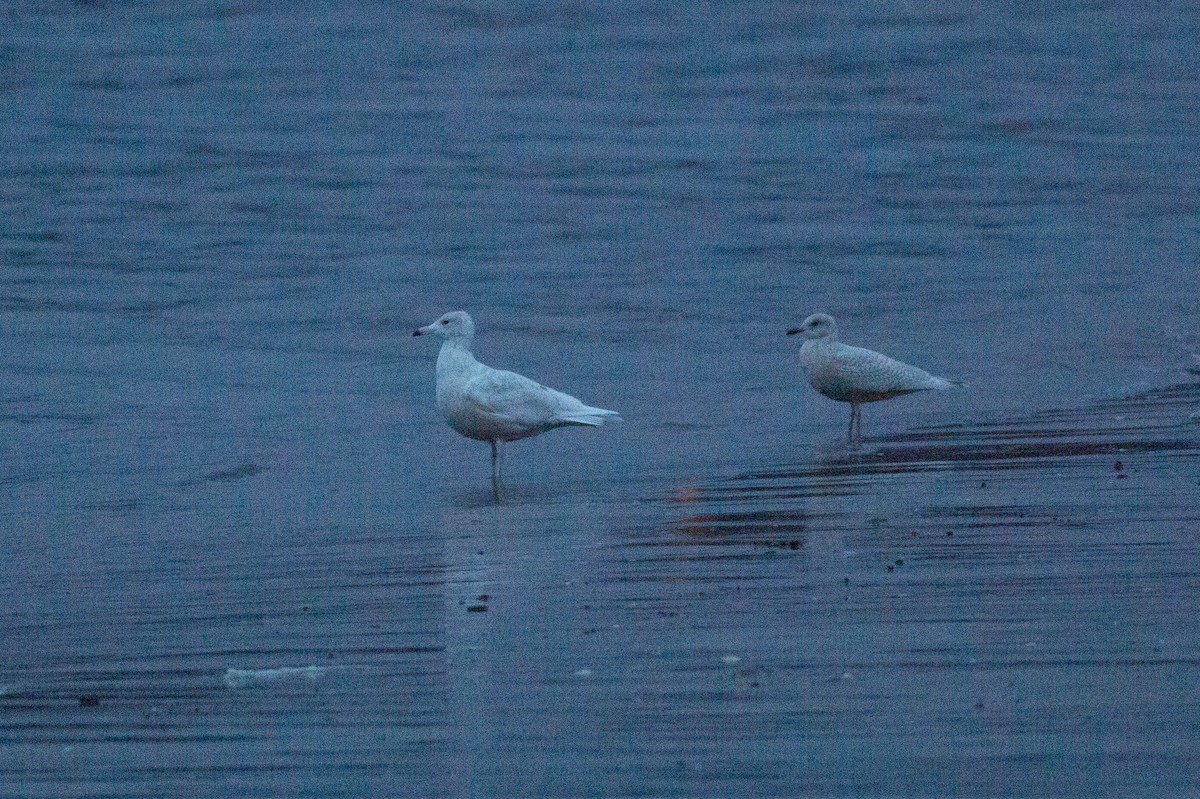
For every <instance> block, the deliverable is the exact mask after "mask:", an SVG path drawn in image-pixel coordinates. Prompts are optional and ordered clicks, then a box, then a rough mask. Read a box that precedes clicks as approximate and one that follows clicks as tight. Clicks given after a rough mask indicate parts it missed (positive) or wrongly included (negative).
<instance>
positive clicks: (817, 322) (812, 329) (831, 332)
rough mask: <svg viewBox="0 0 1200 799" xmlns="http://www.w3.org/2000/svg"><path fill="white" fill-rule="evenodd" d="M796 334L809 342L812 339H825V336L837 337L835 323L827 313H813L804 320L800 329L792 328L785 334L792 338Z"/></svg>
mask: <svg viewBox="0 0 1200 799" xmlns="http://www.w3.org/2000/svg"><path fill="white" fill-rule="evenodd" d="M797 333H799V334H800V335H802V336H804V337H805V338H806V339H809V340H810V341H811V340H812V339H818V338H825V337H826V336H831V337H834V338H836V337H837V322H835V321H833V317H832V316H830V315H829V314H827V313H815V314H813V315H812V316H810V317H808V318H807V319H805V320H804V324H802V325H800V327H793V328H792V329H791V330H789V331H788V332H787V334H788V335H789V336H794V335H796V334H797Z"/></svg>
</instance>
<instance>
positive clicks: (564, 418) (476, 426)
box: [413, 311, 621, 498]
mask: <svg viewBox="0 0 1200 799" xmlns="http://www.w3.org/2000/svg"><path fill="white" fill-rule="evenodd" d="M413 335H414V336H421V335H438V336H441V337H442V339H443V342H442V349H441V351H440V352H439V353H438V359H437V408H438V410H439V411H441V414H442V416H443V417H445V419H446V422H447V424H449V425H450V427H452V428H454V430H455V431H457V432H458V433H460V434H462V435H464V436H466V437H467V438H473V439H475V440H477V441H487V442H488V443H490V444H491V445H492V490H493V492H494V493H495V494H496V496H497V498H498V497H499V493H500V448H499V445H500V443H501V442H504V441H517V440H518V439H522V438H529V437H530V436H536V435H537V434H538V433H544V432H546V431H547V430H553V429H554V428H556V427H566V426H569V425H583V426H588V427H597V426H599V425H602V424H604V423H605V422H606V421H609V420H614V419H620V418H621V416H620V414H618V413H617V412H616V411H609V410H605V409H604V408H593V407H592V406H590V405H585V404H583V403H582V402H580V401H579V400H577V399H576V398H575V397H572V396H571V395H569V394H564V393H562V392H561V391H555V390H554V389H552V388H547V387H546V386H543V385H542V384H541V383H537V382H534V381H533V380H530V379H529V378H528V377H524V376H523V375H519V374H517V373H515V372H506V371H504V370H502V369H493V368H492V367H490V366H486V365H484V364H482V363H480V362H479V361H477V360H475V356H474V355H472V354H471V345H472V343H473V341H474V338H475V323H474V322H473V321H471V317H470V316H469V315H468V314H467V313H466V312H465V311H451V312H450V313H448V314H445V315H443V316H441V317H439V318H438V319H437V321H435V322H434V323H433V324H430V325H426V326H425V327H422V328H419V329H417V330H415V331H414V332H413Z"/></svg>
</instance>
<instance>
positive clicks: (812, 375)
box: [788, 313, 962, 444]
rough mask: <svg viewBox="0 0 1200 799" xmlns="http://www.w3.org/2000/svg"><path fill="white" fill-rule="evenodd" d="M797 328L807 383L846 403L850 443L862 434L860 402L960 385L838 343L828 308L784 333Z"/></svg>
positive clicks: (878, 354)
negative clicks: (800, 338)
mask: <svg viewBox="0 0 1200 799" xmlns="http://www.w3.org/2000/svg"><path fill="white" fill-rule="evenodd" d="M797 333H799V334H800V335H802V336H804V338H805V339H806V340H805V342H804V346H802V347H801V348H800V365H801V366H803V367H804V372H805V374H806V375H807V377H808V383H809V385H811V386H812V387H813V388H815V389H816V390H817V391H819V392H821V393H822V394H824V395H825V396H826V397H829V398H830V399H832V400H837V401H839V402H848V403H850V434H849V438H850V443H851V444H853V443H855V442H856V441H858V440H861V439H862V416H861V411H860V409H859V405H861V404H862V403H864V402H878V401H879V400H885V399H891V398H892V397H899V396H901V395H903V394H912V393H913V392H916V391H931V390H932V391H943V390H945V389H948V388H954V387H955V386H961V385H962V383H956V382H953V381H950V380H947V379H945V378H944V377H935V376H934V375H931V374H929V372H926V371H925V370H924V369H918V368H917V367H915V366H912V365H910V364H907V363H901V362H900V361H897V360H893V359H892V358H889V357H888V356H886V355H883V354H882V353H878V352H875V351H874V350H867V349H863V348H862V347H851V346H849V345H847V344H843V343H841V342H840V341H838V340H837V323H836V322H834V321H833V317H832V316H830V315H829V314H824V313H816V314H813V315H812V316H810V317H808V318H807V319H805V320H804V324H802V325H800V327H797V328H793V329H792V330H789V331H788V335H789V336H792V335H795V334H797Z"/></svg>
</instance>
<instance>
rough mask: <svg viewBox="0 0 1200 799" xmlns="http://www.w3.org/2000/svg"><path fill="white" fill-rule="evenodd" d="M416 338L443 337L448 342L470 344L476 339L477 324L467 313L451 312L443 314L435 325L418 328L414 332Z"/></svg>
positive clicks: (436, 320)
mask: <svg viewBox="0 0 1200 799" xmlns="http://www.w3.org/2000/svg"><path fill="white" fill-rule="evenodd" d="M413 335H414V336H430V335H433V336H441V337H442V338H444V339H446V340H447V341H466V342H470V341H471V339H472V338H474V337H475V323H474V322H472V321H471V316H470V314H468V313H467V312H466V311H451V312H450V313H447V314H442V315H441V316H439V317H438V318H437V319H435V320H434V322H433V324H429V325H425V327H418V328H417V329H416V330H414V331H413Z"/></svg>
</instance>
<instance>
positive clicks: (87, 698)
mask: <svg viewBox="0 0 1200 799" xmlns="http://www.w3.org/2000/svg"><path fill="white" fill-rule="evenodd" d="M79 706H80V707H99V706H100V697H98V696H96V695H95V694H84V695H83V696H81V697H79Z"/></svg>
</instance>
